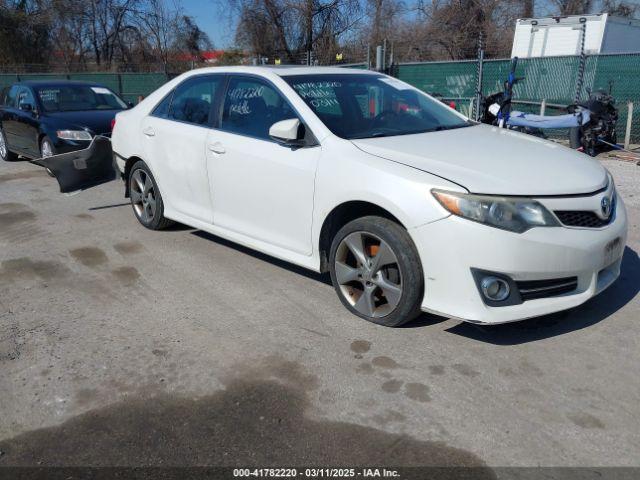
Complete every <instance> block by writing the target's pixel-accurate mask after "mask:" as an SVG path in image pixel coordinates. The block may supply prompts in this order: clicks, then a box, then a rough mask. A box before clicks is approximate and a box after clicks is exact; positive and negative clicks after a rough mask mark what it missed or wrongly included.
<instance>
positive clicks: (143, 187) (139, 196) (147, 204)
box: [130, 169, 157, 224]
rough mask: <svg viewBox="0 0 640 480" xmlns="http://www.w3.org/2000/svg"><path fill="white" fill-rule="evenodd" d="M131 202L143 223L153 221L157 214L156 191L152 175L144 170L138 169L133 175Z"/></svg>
mask: <svg viewBox="0 0 640 480" xmlns="http://www.w3.org/2000/svg"><path fill="white" fill-rule="evenodd" d="M130 193H131V203H132V204H133V209H134V211H135V212H136V215H137V216H138V218H140V220H142V222H143V223H146V224H148V223H151V222H152V221H153V219H154V218H155V216H156V207H157V201H156V193H155V187H154V185H153V180H152V178H151V175H149V174H148V173H147V172H145V171H144V170H140V169H138V170H136V171H135V172H133V175H131V185H130Z"/></svg>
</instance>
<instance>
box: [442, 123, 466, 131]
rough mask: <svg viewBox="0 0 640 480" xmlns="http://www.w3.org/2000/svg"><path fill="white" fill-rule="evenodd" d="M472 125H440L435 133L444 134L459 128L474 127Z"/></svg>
mask: <svg viewBox="0 0 640 480" xmlns="http://www.w3.org/2000/svg"><path fill="white" fill-rule="evenodd" d="M472 126H473V124H472V123H463V124H461V125H440V126H438V127H436V128H434V129H433V131H434V132H442V131H444V130H456V129H458V128H467V127H472Z"/></svg>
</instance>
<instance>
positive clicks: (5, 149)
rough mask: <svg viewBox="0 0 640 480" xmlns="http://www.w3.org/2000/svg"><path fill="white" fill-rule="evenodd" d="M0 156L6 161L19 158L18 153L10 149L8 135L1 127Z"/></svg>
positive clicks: (13, 160)
mask: <svg viewBox="0 0 640 480" xmlns="http://www.w3.org/2000/svg"><path fill="white" fill-rule="evenodd" d="M0 158H1V159H2V160H3V161H5V162H15V161H16V160H18V155H17V154H15V153H13V152H12V151H10V150H9V143H7V137H6V136H5V134H4V130H2V128H0Z"/></svg>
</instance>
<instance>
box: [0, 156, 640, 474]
mask: <svg viewBox="0 0 640 480" xmlns="http://www.w3.org/2000/svg"><path fill="white" fill-rule="evenodd" d="M603 162H604V163H605V165H606V166H607V168H609V169H610V170H611V171H612V173H613V175H614V176H615V178H616V180H617V183H618V186H619V190H620V192H621V193H622V195H623V197H624V198H625V201H626V203H627V208H628V210H629V215H630V221H631V233H630V239H629V245H628V248H627V250H626V254H625V263H624V266H623V275H622V278H621V280H619V281H618V282H617V283H616V284H615V285H614V286H613V287H612V288H611V289H610V290H608V291H607V292H605V293H604V294H603V295H601V296H600V297H599V298H597V299H595V300H592V301H591V302H589V303H588V304H586V305H584V306H582V307H580V308H578V309H576V310H574V311H571V312H568V313H563V314H558V315H553V316H549V317H544V318H541V319H537V320H532V321H526V322H521V323H518V324H513V325H507V326H498V327H492V328H479V327H475V326H471V325H467V324H462V323H459V322H457V321H453V320H449V319H444V318H438V317H434V316H428V315H425V316H423V317H421V318H420V319H419V320H418V321H417V322H414V323H413V324H411V325H409V326H408V327H407V328H402V329H397V330H392V329H385V328H382V327H377V326H374V325H370V324H368V323H366V322H364V321H361V320H359V319H357V318H355V317H352V316H350V315H349V314H348V313H347V312H346V310H345V309H344V308H343V307H342V306H341V304H340V302H339V300H338V298H337V297H336V295H335V294H334V292H333V289H332V288H331V286H330V284H329V281H328V279H327V278H326V277H325V276H319V275H316V274H313V273H309V272H306V271H303V270H301V269H298V268H295V267H291V266H289V265H286V264H284V263H282V262H279V261H276V260H273V259H270V258H267V257H265V256H263V255H260V254H257V253H254V252H251V251H249V250H247V249H244V248H241V247H237V246H234V245H232V244H230V243H228V242H226V241H223V240H221V239H218V238H215V237H213V236H210V235H208V234H204V233H202V232H198V231H194V230H191V229H188V228H186V227H183V228H174V229H172V230H170V231H167V232H161V233H155V232H150V231H146V230H144V229H143V228H142V227H141V226H140V225H139V224H138V223H137V221H136V219H135V218H134V216H133V214H132V212H131V209H130V207H129V206H128V204H127V203H126V201H125V199H124V198H123V196H122V190H123V189H122V186H121V184H120V183H116V182H114V183H111V184H108V185H104V186H102V187H99V188H96V189H94V190H91V191H88V192H85V193H83V194H80V195H77V196H73V197H65V196H63V195H60V194H59V193H58V191H57V185H56V184H55V182H54V181H53V180H52V179H51V178H49V177H47V176H46V174H45V173H44V172H43V170H42V169H40V168H38V167H35V166H32V165H30V164H29V163H26V162H15V163H3V164H0V412H1V415H0V452H3V453H2V454H1V455H0V466H3V465H4V466H6V465H139V464H143V465H180V466H181V465H203V464H207V465H236V466H237V465H242V466H244V465H265V464H267V465H280V466H282V465H305V464H321V465H322V464H324V465H327V464H368V465H372V464H375V465H395V466H400V465H402V466H406V465H429V464H438V465H443V464H448V465H451V464H455V465H489V466H538V465H544V466H585V465H586V466H640V377H639V376H638V366H639V365H640V349H639V348H638V330H639V328H640V325H639V321H640V301H639V299H640V296H639V295H638V291H639V290H640V260H639V258H638V253H637V252H638V251H640V227H639V222H640V189H639V188H638V186H639V185H640V167H638V166H636V165H635V164H633V163H625V162H621V161H617V160H603Z"/></svg>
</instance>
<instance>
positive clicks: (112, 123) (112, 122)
mask: <svg viewBox="0 0 640 480" xmlns="http://www.w3.org/2000/svg"><path fill="white" fill-rule="evenodd" d="M115 128H116V119H115V117H114V118H113V120H111V131H112V132H113V130H114V129H115Z"/></svg>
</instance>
